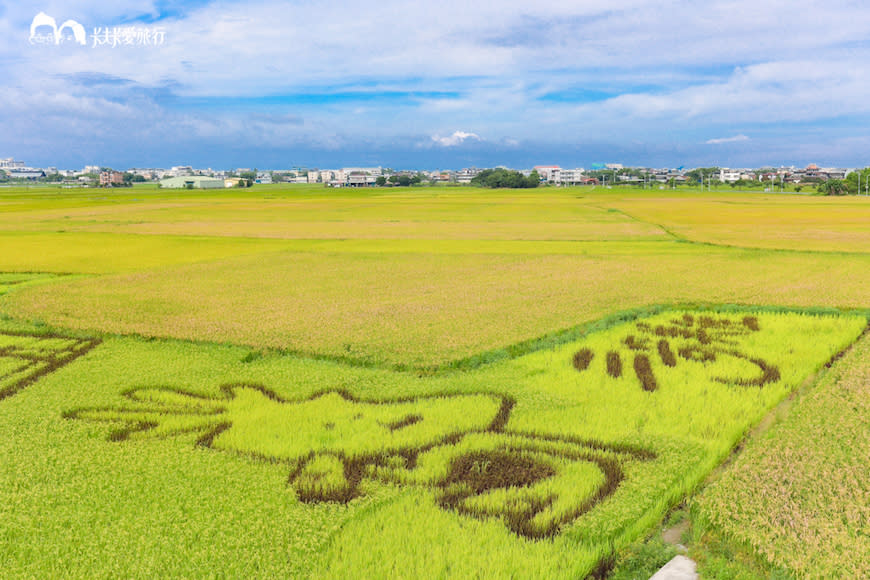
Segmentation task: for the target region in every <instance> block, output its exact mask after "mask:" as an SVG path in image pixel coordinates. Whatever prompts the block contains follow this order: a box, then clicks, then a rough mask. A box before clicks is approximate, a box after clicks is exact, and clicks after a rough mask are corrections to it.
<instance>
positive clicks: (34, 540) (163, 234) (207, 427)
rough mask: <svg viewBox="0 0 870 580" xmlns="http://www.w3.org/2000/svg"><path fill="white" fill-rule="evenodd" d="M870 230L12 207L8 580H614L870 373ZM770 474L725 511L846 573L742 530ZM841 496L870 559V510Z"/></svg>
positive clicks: (828, 210)
mask: <svg viewBox="0 0 870 580" xmlns="http://www.w3.org/2000/svg"><path fill="white" fill-rule="evenodd" d="M664 193H668V194H669V195H667V196H665V195H663V194H664ZM764 216H768V217H767V221H765V219H764ZM868 223H870V203H868V201H867V200H856V199H836V200H834V199H832V200H828V199H820V198H803V197H801V198H798V197H796V196H770V195H760V194H742V193H741V194H734V195H731V196H728V195H723V194H680V195H677V196H674V195H673V194H672V192H652V193H650V192H646V193H641V192H638V191H627V190H626V191H620V190H617V189H615V190H601V189H585V188H570V189H564V190H557V189H543V190H539V191H535V192H533V193H529V192H528V191H525V192H519V193H514V192H505V191H485V192H482V191H480V190H476V189H470V188H421V189H414V188H411V189H396V190H376V191H372V192H359V191H340V192H333V191H326V190H323V189H319V188H317V189H316V188H310V187H278V186H275V187H263V188H254V189H252V190H247V191H241V192H240V191H236V190H231V191H227V192H224V191H219V192H192V193H188V192H184V193H177V192H165V191H160V190H156V189H151V188H139V187H137V188H133V189H131V190H126V191H121V192H116V191H87V190H77V191H74V192H66V191H59V190H52V189H49V188H45V189H33V190H23V189H22V190H14V189H10V190H6V191H0V248H2V251H0V272H2V273H0V455H2V457H3V465H4V466H15V467H14V468H6V469H3V470H0V566H2V569H3V570H4V575H7V576H9V577H119V576H121V577H153V576H157V575H159V576H167V575H168V576H175V577H202V576H203V575H206V576H208V575H219V576H231V577H240V576H245V577H250V576H254V577H276V576H277V577H299V578H304V577H316V578H329V577H333V578H348V577H363V576H366V577H450V578H469V577H471V578H474V577H477V578H505V577H519V578H541V577H547V578H577V577H585V576H587V575H590V574H592V575H596V577H604V576H605V575H606V573H607V571H608V569H609V566H610V565H611V564H612V562H613V561H614V560H615V559H616V558H617V557H618V555H619V554H620V552H621V551H622V550H624V549H626V548H627V547H628V546H629V545H631V544H632V543H633V542H636V541H638V540H640V539H642V538H643V537H644V536H645V535H646V534H648V533H649V532H650V530H651V529H652V528H653V527H654V526H655V525H656V524H657V523H658V522H660V521H661V520H662V518H663V517H665V515H666V514H667V512H668V511H669V510H670V509H671V508H672V507H673V506H675V505H676V504H678V503H680V502H681V501H683V500H685V499H686V498H687V497H688V496H689V495H691V494H692V493H694V492H695V490H697V489H698V488H699V487H700V486H702V485H703V483H704V481H705V479H706V478H707V476H708V475H709V474H710V473H711V472H712V471H713V470H714V469H715V468H716V467H717V466H718V465H720V464H721V463H722V461H723V460H725V459H726V458H727V457H728V456H729V455H730V454H731V452H732V450H733V449H734V448H735V446H737V445H738V443H740V442H741V441H742V439H743V438H744V436H745V435H746V434H747V433H748V432H749V431H750V430H751V429H752V428H753V427H754V426H756V425H757V424H759V422H761V421H762V419H763V418H764V417H765V416H766V415H768V413H769V412H770V411H771V410H772V409H774V408H775V407H777V405H779V404H780V403H781V402H782V401H784V400H786V399H787V398H788V397H789V396H791V394H792V393H795V392H797V391H799V390H801V389H802V388H805V386H806V384H807V381H810V382H811V381H813V380H814V378H813V377H815V376H816V373H819V372H820V371H823V369H825V368H826V365H828V364H832V363H833V365H834V366H833V367H832V370H831V371H830V372H828V373H827V374H825V381H828V382H830V381H831V380H833V379H831V377H832V376H834V370H835V369H840V370H838V371H837V373H845V374H848V373H849V372H851V371H850V370H849V369H852V368H853V366H850V365H856V364H857V365H860V364H862V363H861V361H864V360H865V359H866V355H867V353H866V352H865V350H866V349H864V350H861V348H860V347H856V348H855V349H854V350H852V351H850V352H849V353H848V354H847V355H846V356H845V357H844V358H843V359H842V360H836V362H834V361H835V359H837V357H838V353H841V352H843V351H844V350H846V349H847V348H849V346H850V345H852V344H853V343H854V342H855V340H856V339H857V338H858V337H859V335H861V334H862V332H864V330H865V328H866V326H867V317H868V314H870V311H868V303H867V296H868V294H867V288H868V282H870V267H868V266H870V257H868V254H867V248H866V247H865V246H866V244H867V241H868V239H870V227H868V226H867V225H866V224H868ZM802 231H806V232H808V233H807V235H806V236H801V235H800V233H801V232H802ZM864 342H866V340H865V341H864ZM859 344H863V343H859ZM856 361H858V362H856ZM823 374H824V372H823ZM836 376H840V375H839V374H838V375H836ZM850 376H851V375H850ZM854 382H855V381H854V380H852V383H849V384H853V383H854ZM858 382H860V381H858ZM825 384H827V383H823V384H822V387H820V389H822V388H824V385H825ZM855 384H857V383H855ZM802 385H803V387H802ZM801 392H803V391H802V390H801ZM850 400H851V399H850ZM856 400H857V399H856ZM801 403H802V404H803V405H805V406H806V407H807V408H809V409H811V410H812V409H818V408H820V407H824V406H825V405H828V404H829V403H828V402H826V401H822V400H819V401H813V400H808V401H806V402H804V401H802V402H801ZM843 404H844V405H847V406H848V405H849V404H851V403H843ZM853 407H854V409H855V411H854V412H853V415H852V416H853V419H854V421H853V419H847V420H846V422H845V423H844V425H845V427H844V429H847V430H848V429H851V427H848V426H849V425H853V424H856V425H860V424H861V421H862V420H864V419H866V417H863V415H862V412H861V410H860V405H859V406H857V407H855V406H854V405H853ZM801 408H804V407H801ZM847 411H848V409H846V408H845V407H844V408H843V412H842V413H840V414H841V415H843V416H844V417H845V416H847V415H848V413H847ZM808 412H809V413H812V412H813V411H808ZM864 415H866V413H864ZM825 416H826V417H828V418H831V417H834V415H825ZM795 417H798V415H797V414H795ZM849 421H853V422H851V423H850V422H849ZM856 422H857V423H856ZM796 429H797V430H792V431H787V430H783V431H782V432H783V434H782V435H780V434H779V433H780V432H779V431H772V432H771V433H772V435H771V436H770V437H767V438H765V439H763V440H762V439H759V440H758V441H756V442H755V443H754V444H755V445H757V448H758V449H759V450H764V449H767V447H766V445H767V444H768V443H767V442H768V440H769V441H771V443H770V445H772V446H780V447H781V446H783V445H786V444H791V442H793V441H794V440H796V438H797V434H798V432H799V431H800V430H801V429H803V427H802V426H798V427H797V428H796ZM836 433H841V431H836ZM842 433H845V431H842ZM830 436H831V437H834V432H832V433H830ZM837 436H838V437H839V435H837ZM819 441H820V445H821V441H823V439H821V438H820V439H819ZM821 448H822V447H820V449H821ZM753 449H754V448H753ZM844 449H845V448H844ZM759 453H762V451H751V452H748V453H746V455H745V457H746V459H745V461H746V463H745V464H744V463H741V462H740V461H741V460H742V458H741V460H738V462H737V463H735V465H734V471H733V474H731V471H728V470H726V475H725V476H723V477H721V478H720V479H719V480H717V482H716V484H714V485H713V486H712V487H711V488H710V489H709V491H707V492H705V493H704V494H702V496H701V497H702V499H701V505H702V506H706V507H705V508H703V510H702V511H700V512H699V513H703V514H704V515H703V517H704V518H706V520H705V521H709V522H711V525H716V526H720V527H721V528H722V530H723V533H726V534H728V535H729V537H731V536H733V537H735V541H740V542H742V543H748V544H750V545H751V546H752V547H753V549H756V550H758V551H759V553H760V554H764V557H768V558H770V559H771V560H775V561H776V563H777V565H782V566H784V567H786V568H788V569H791V570H794V571H796V573H798V574H807V575H813V574H816V573H817V572H818V571H819V570H821V571H822V572H824V570H825V569H824V568H812V565H810V564H806V563H805V562H804V563H802V562H792V561H790V560H789V559H788V557H787V555H786V553H787V552H788V551H789V550H790V549H791V548H790V547H789V546H790V544H788V542H793V541H796V540H795V539H794V538H796V537H798V536H797V535H795V534H792V535H790V533H788V532H781V531H777V522H780V523H781V521H782V518H781V517H780V516H776V515H772V514H775V513H776V512H775V511H773V510H768V509H767V507H768V506H766V505H764V506H762V505H759V507H758V510H766V511H765V513H764V514H763V515H764V516H765V517H770V518H778V519H774V520H773V523H771V521H770V520H764V521H749V520H747V521H746V527H745V529H746V530H747V532H746V533H747V534H748V535H747V536H745V537H744V536H740V535H739V534H736V533H735V534H732V531H733V529H732V528H729V527H728V521H727V520H728V518H730V517H731V516H730V515H725V514H729V512H728V509H729V507H731V506H733V504H734V502H735V501H739V502H744V499H741V498H737V499H736V500H735V499H733V498H734V497H735V496H733V494H734V493H742V492H744V491H745V489H744V488H745V485H744V484H743V483H742V482H740V481H738V480H737V479H732V480H729V479H727V478H728V477H732V478H738V477H750V478H756V479H757V478H758V477H759V476H758V475H756V472H757V470H758V469H761V468H760V467H758V466H757V465H758V464H759V463H761V464H763V461H762V460H760V459H758V457H759V455H758V454H759ZM837 457H839V459H836V460H832V461H834V463H835V464H836V466H837V468H842V467H843V466H846V468H848V469H852V470H853V471H854V469H855V468H856V467H855V466H860V465H861V460H860V458H859V457H857V456H852V455H850V453H849V452H848V451H846V450H844V451H843V452H842V455H838V456H837ZM850 466H851V467H850ZM729 469H730V468H729ZM832 469H833V468H832ZM753 470H755V471H753ZM743 473H749V474H750V475H748V476H744V475H741V474H743ZM825 473H828V472H827V471H825ZM729 474H731V475H729ZM813 477H816V476H813ZM818 477H822V478H823V477H824V476H823V475H819V476H818ZM807 481H808V482H809V483H807V484H806V485H808V486H809V487H807V489H811V487H812V486H813V485H815V484H814V483H812V482H814V481H817V480H816V479H812V478H810V477H809V476H808V477H807ZM825 489H826V491H825V495H826V496H827V495H831V497H833V498H835V499H836V501H835V505H841V506H846V508H844V509H848V510H852V511H849V512H848V513H849V514H853V515H854V514H857V515H856V516H855V517H857V518H858V519H854V518H852V519H849V518H851V517H852V516H851V515H850V516H848V517H846V518H845V519H843V520H842V521H843V524H842V526H843V530H845V531H844V532H843V533H845V534H847V535H848V534H852V536H851V537H852V539H851V540H844V543H842V546H843V547H841V548H838V549H843V550H858V551H859V552H860V549H861V548H862V546H866V542H865V540H866V538H864V539H862V537H864V536H862V534H863V533H864V532H862V531H861V530H863V528H862V526H863V524H862V523H861V522H863V521H864V520H862V519H861V518H862V517H863V516H862V515H861V514H860V509H859V510H858V511H857V512H855V511H854V509H853V507H849V506H853V503H854V501H856V500H860V499H861V498H860V497H858V496H855V493H859V495H860V492H854V490H853V491H851V492H849V493H846V494H845V495H842V494H841V496H837V495H836V494H837V493H838V491H837V490H838V489H841V488H839V487H838V488H837V489H830V490H828V489H827V488H825ZM859 489H860V487H859ZM864 491H866V490H864ZM828 492H830V494H829V493H828ZM728 494H732V495H728ZM850 494H851V495H850ZM805 495H806V494H804V496H805ZM765 497H766V496H765ZM802 497H803V496H802ZM706 498H709V499H706ZM754 500H755V501H756V502H757V501H762V500H760V499H758V498H754ZM746 505H747V506H752V505H755V504H752V503H751V502H749V501H748V500H746ZM777 509H781V508H777ZM807 509H809V508H807ZM833 509H834V508H832V510H833ZM836 509H840V508H836ZM751 511H752V510H751V509H749V508H748V509H747V514H749V513H750V512H751ZM838 514H840V512H834V511H832V512H831V513H830V514H825V515H824V517H826V518H828V521H833V520H835V519H837V518H838V517H839V515H838ZM699 517H700V516H699ZM762 519H763V518H762ZM865 519H866V518H865ZM734 521H735V522H737V521H741V520H739V518H735V519H734ZM838 521H839V520H838ZM864 523H866V522H864ZM838 525H839V524H838ZM856 528H857V529H856ZM770 530H774V531H770ZM774 532H776V533H779V534H780V535H781V536H782V538H780V536H777V535H776V533H774ZM771 534H773V535H771ZM738 536H739V537H738ZM758 538H762V540H761V541H754V540H753V539H756V540H757V539H758ZM771 538H774V539H771ZM850 542H851V543H850ZM862 542H864V543H862ZM765 549H767V550H768V552H765V551H764V550H765ZM859 560H860V559H859ZM855 561H856V562H857V561H858V560H855ZM801 566H804V567H801ZM822 575H823V574H822ZM820 577H821V576H820Z"/></svg>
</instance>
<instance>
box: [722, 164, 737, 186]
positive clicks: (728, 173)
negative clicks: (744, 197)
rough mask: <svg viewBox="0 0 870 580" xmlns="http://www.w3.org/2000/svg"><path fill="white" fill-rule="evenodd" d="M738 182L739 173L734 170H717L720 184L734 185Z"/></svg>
mask: <svg viewBox="0 0 870 580" xmlns="http://www.w3.org/2000/svg"><path fill="white" fill-rule="evenodd" d="M739 180H740V171H739V170H736V169H728V168H727V167H726V168H721V169H719V181H720V182H721V183H734V182H735V181H739Z"/></svg>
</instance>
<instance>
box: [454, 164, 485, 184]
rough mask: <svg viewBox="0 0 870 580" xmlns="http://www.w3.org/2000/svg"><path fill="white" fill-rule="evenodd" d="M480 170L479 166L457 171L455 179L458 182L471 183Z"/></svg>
mask: <svg viewBox="0 0 870 580" xmlns="http://www.w3.org/2000/svg"><path fill="white" fill-rule="evenodd" d="M480 171H481V170H480V169H478V168H477V167H471V168H465V169H462V170H460V171H457V172H456V174H455V176H454V179H455V180H456V183H471V180H472V179H474V178H475V177H477V175H478V174H479V173H480Z"/></svg>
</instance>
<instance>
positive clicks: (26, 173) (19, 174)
mask: <svg viewBox="0 0 870 580" xmlns="http://www.w3.org/2000/svg"><path fill="white" fill-rule="evenodd" d="M5 171H6V173H7V174H8V175H9V177H10V178H12V179H33V180H35V179H40V178H42V177H45V171H43V170H42V169H34V168H32V167H17V168H15V169H6V170H5Z"/></svg>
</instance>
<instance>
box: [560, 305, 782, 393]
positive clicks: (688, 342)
mask: <svg viewBox="0 0 870 580" xmlns="http://www.w3.org/2000/svg"><path fill="white" fill-rule="evenodd" d="M634 328H635V330H636V332H635V333H633V334H628V335H626V336H625V337H624V338H623V339H622V341H621V344H620V345H619V346H618V347H615V348H613V349H612V350H609V351H608V352H607V354H606V359H605V360H606V365H607V374H608V375H610V376H611V377H612V378H619V377H620V376H622V372H623V368H622V367H623V365H622V355H623V354H626V353H625V351H626V350H627V351H628V353H627V354H628V358H630V359H631V360H632V367H633V370H634V374H635V376H636V377H637V380H638V382H639V383H640V386H641V388H642V389H643V390H644V391H650V392H652V391H655V390H656V389H658V387H659V381H658V380H657V378H656V376H655V373H654V371H653V365H652V359H653V358H655V357H658V358H659V359H660V360H661V363H662V364H663V365H664V366H666V367H675V366H677V364H678V361H679V360H681V359H682V361H684V362H694V363H702V364H709V365H710V366H711V367H712V368H716V367H717V366H718V367H720V368H721V367H725V368H727V367H728V366H733V365H729V364H727V362H726V361H727V360H728V359H729V358H731V359H738V360H741V361H744V362H745V363H748V365H749V367H751V368H752V369H753V371H752V373H751V374H745V375H743V376H740V375H727V374H726V375H716V376H713V377H712V380H714V381H716V382H719V383H724V384H729V385H740V386H747V387H750V386H755V387H762V386H764V385H765V384H767V383H771V382H774V381H777V380H779V377H780V375H779V369H778V368H777V367H776V366H775V365H772V364H770V363H768V362H767V361H765V360H764V359H762V358H759V357H755V356H752V355H750V354H748V353H747V352H745V350H743V349H741V340H742V339H745V338H746V337H748V336H749V335H751V334H752V333H755V332H758V331H759V330H760V327H759V324H758V319H757V318H756V317H755V316H744V317H743V318H742V319H740V320H733V319H729V318H725V317H720V318H714V317H712V316H693V315H692V314H684V315H683V316H682V317H681V318H674V319H672V320H670V321H669V322H668V323H666V324H657V325H655V326H651V325H649V324H647V323H646V322H637V323H635V325H634ZM620 351H622V352H620ZM594 358H595V352H593V351H592V350H591V349H589V348H582V349H580V350H578V351H577V352H576V353H575V354H574V358H573V365H574V368H576V369H577V370H578V371H580V372H583V371H586V370H587V369H588V368H589V365H590V364H591V362H592V360H593V359H594ZM723 363H724V364H723ZM742 366H743V365H742ZM744 372H746V371H745V370H744Z"/></svg>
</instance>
